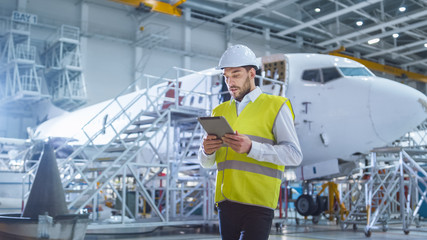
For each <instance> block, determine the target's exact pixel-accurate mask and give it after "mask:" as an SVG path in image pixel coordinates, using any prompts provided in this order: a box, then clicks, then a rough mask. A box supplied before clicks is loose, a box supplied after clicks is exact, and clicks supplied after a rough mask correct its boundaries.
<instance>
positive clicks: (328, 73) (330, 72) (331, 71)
mask: <svg viewBox="0 0 427 240" xmlns="http://www.w3.org/2000/svg"><path fill="white" fill-rule="evenodd" d="M322 75H323V82H325V83H326V82H329V81H332V80H334V79H337V78H340V77H341V74H340V73H339V72H338V70H337V69H336V68H334V67H333V68H322Z"/></svg>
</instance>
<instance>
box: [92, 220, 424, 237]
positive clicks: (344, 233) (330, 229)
mask: <svg viewBox="0 0 427 240" xmlns="http://www.w3.org/2000/svg"><path fill="white" fill-rule="evenodd" d="M426 224H427V223H426ZM426 224H422V227H421V228H419V229H415V228H414V230H411V231H410V233H409V234H408V235H405V234H404V233H403V231H402V230H401V228H400V226H399V225H393V226H389V230H388V231H387V232H382V231H381V230H373V231H372V235H371V237H370V238H368V237H366V236H365V234H364V226H360V227H358V230H356V231H354V230H353V229H352V228H349V229H347V230H341V228H340V227H339V226H338V225H336V224H334V223H330V222H320V223H319V224H317V225H313V224H312V223H308V222H307V223H303V224H300V225H296V224H288V225H286V226H285V227H284V228H283V229H282V230H281V231H277V230H276V228H274V229H272V230H271V234H270V238H269V240H284V239H287V240H288V239H289V240H291V239H292V240H296V239H298V240H311V239H334V240H335V239H372V240H387V239H393V240H394V239H395V240H404V239H412V240H415V239H416V240H421V239H422V240H425V239H427V226H426ZM103 239H119V240H135V239H144V240H192V239H197V240H221V238H220V236H219V234H218V233H204V232H203V231H202V230H201V229H199V228H181V229H179V228H164V229H162V230H158V231H155V232H152V233H149V234H138V235H86V238H85V240H103Z"/></svg>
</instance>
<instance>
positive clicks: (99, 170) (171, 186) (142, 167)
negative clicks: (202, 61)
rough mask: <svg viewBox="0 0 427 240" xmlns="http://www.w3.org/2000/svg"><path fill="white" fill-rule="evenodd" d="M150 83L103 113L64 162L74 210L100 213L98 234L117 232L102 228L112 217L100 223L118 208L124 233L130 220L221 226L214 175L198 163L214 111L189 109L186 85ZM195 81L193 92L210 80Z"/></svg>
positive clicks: (68, 196) (162, 80)
mask: <svg viewBox="0 0 427 240" xmlns="http://www.w3.org/2000/svg"><path fill="white" fill-rule="evenodd" d="M147 77H149V76H147ZM150 78H151V79H149V80H145V82H150V83H153V84H152V87H149V88H147V89H144V90H141V91H136V92H133V93H130V94H124V93H127V92H128V91H125V92H124V93H123V94H121V95H120V96H119V97H116V98H115V99H114V100H113V101H112V102H111V103H110V104H108V105H107V106H106V107H105V108H104V109H103V110H102V111H101V112H99V113H98V114H97V115H96V116H95V117H94V118H93V119H92V120H91V121H90V122H88V123H87V124H86V125H85V126H84V127H83V128H82V131H81V132H80V133H77V134H76V135H75V139H78V140H79V144H77V146H76V148H75V150H74V151H73V153H72V154H71V155H69V156H68V157H67V158H66V159H59V160H58V162H59V163H58V166H59V168H60V173H61V177H62V181H63V186H64V189H65V192H66V200H67V204H68V208H69V209H70V211H71V212H74V213H77V212H81V211H87V210H88V211H93V214H92V220H93V221H94V222H97V224H96V225H92V227H94V228H99V229H104V228H106V229H109V228H112V226H111V224H108V226H107V225H105V226H104V225H103V224H102V223H103V221H105V220H109V219H102V218H100V217H99V212H97V211H98V206H99V205H102V206H104V208H105V206H108V205H111V206H112V210H113V211H115V212H116V216H119V222H118V223H119V224H118V225H115V226H116V227H119V228H120V227H123V228H124V227H125V226H124V224H123V223H125V222H129V221H131V222H133V223H135V224H142V225H143V226H147V225H149V226H164V225H168V224H169V225H182V224H201V223H203V222H204V223H206V222H208V221H215V213H214V208H213V205H212V203H213V196H214V194H213V192H214V188H213V186H214V174H213V171H214V170H204V169H200V166H199V164H198V162H197V151H198V147H199V144H200V139H201V137H202V134H203V132H202V129H201V128H200V125H199V124H198V122H197V117H198V116H203V115H206V114H207V113H208V112H209V111H210V109H205V108H195V107H191V106H188V105H185V104H183V103H184V102H185V100H186V98H187V97H190V96H191V94H192V93H191V90H190V91H188V90H186V91H181V89H180V84H179V81H180V80H179V79H166V78H155V79H154V78H153V77H150ZM189 80H191V81H193V82H194V86H198V85H199V84H200V83H197V81H210V79H209V77H206V76H202V75H200V77H199V79H198V80H197V81H196V80H195V79H189ZM193 82H192V84H193ZM137 84H138V82H135V83H134V84H133V85H131V86H129V88H128V90H130V89H134V88H135V86H137ZM203 84H205V83H203ZM171 92H174V93H175V94H174V95H170V94H168V93H171ZM197 95H200V93H197ZM209 106H210V105H209ZM135 113H138V114H136V115H135ZM101 126H102V127H101ZM82 140H84V141H82ZM80 143H82V144H81V145H80ZM68 144H73V141H72V140H70V141H69V142H68ZM65 147H66V146H65V145H64V146H62V147H60V148H58V149H56V151H60V150H61V148H65ZM36 167H37V166H34V167H33V170H31V171H29V175H32V174H34V169H36ZM129 201H131V203H130V202H129ZM122 203H126V204H122ZM120 223H121V224H120ZM127 227H129V226H127ZM138 227H141V225H138ZM89 228H90V227H89Z"/></svg>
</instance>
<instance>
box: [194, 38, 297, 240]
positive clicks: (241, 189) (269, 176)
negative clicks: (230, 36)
mask: <svg viewBox="0 0 427 240" xmlns="http://www.w3.org/2000/svg"><path fill="white" fill-rule="evenodd" d="M218 68H220V69H222V70H223V75H224V80H225V83H226V84H227V88H228V91H229V93H230V95H231V97H232V99H231V100H230V101H227V102H224V103H222V104H220V105H219V106H217V107H216V108H215V109H214V110H213V111H212V115H213V116H224V117H225V118H226V119H227V121H228V122H229V124H230V125H231V127H232V128H233V129H234V130H235V134H226V135H225V136H224V137H223V138H222V139H219V138H217V136H215V135H207V136H205V137H204V139H203V142H202V144H201V147H200V151H199V160H200V163H201V165H202V166H203V167H212V166H213V165H214V164H215V163H216V165H217V168H218V172H217V180H216V191H215V202H216V203H217V206H218V213H219V223H220V233H221V237H222V239H223V240H238V239H242V240H263V239H268V235H269V233H270V228H271V224H272V220H273V217H274V209H275V208H276V206H277V201H278V197H279V192H280V185H281V181H282V180H281V178H282V177H283V171H284V168H285V165H286V166H296V165H299V164H300V163H301V160H302V153H301V149H300V146H299V142H298V138H297V135H296V132H295V128H294V124H293V113H292V110H291V105H290V102H289V100H288V99H286V98H284V97H280V96H272V95H267V94H263V93H262V91H261V89H260V88H258V87H256V86H255V75H256V74H255V72H256V69H257V68H258V61H257V59H256V57H255V54H254V53H253V52H252V50H250V49H249V48H248V47H246V46H244V45H235V46H231V47H229V48H228V49H227V50H226V51H225V52H224V54H223V55H222V57H221V59H220V61H219V65H218ZM222 143H225V144H226V145H228V147H221V145H222Z"/></svg>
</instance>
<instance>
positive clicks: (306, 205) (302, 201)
mask: <svg viewBox="0 0 427 240" xmlns="http://www.w3.org/2000/svg"><path fill="white" fill-rule="evenodd" d="M295 207H296V209H297V212H298V213H299V214H301V215H302V216H304V217H306V216H308V215H310V214H312V212H315V211H316V209H314V208H315V203H314V200H313V197H312V196H310V195H307V194H304V195H301V196H299V197H298V199H297V201H296V204H295Z"/></svg>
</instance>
